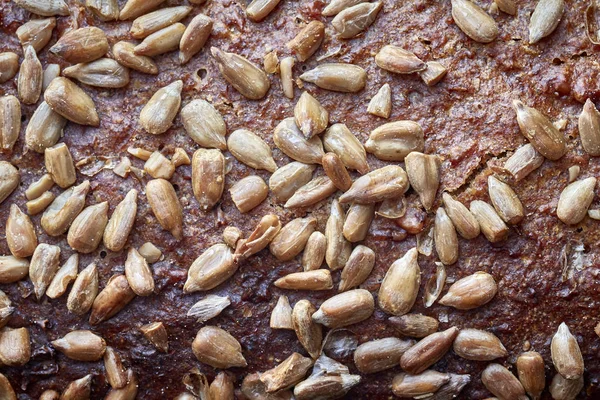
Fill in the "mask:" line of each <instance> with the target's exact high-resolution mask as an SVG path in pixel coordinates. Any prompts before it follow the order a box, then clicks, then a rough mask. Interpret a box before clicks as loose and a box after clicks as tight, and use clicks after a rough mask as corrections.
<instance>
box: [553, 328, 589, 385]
mask: <svg viewBox="0 0 600 400" xmlns="http://www.w3.org/2000/svg"><path fill="white" fill-rule="evenodd" d="M550 350H551V353H552V363H553V364H554V368H556V371H557V372H558V373H559V374H561V375H562V376H563V377H565V378H566V379H577V378H579V377H580V376H582V375H583V372H584V364H583V357H582V355H581V350H580V349H579V344H578V343H577V339H576V338H575V336H573V334H572V333H571V331H570V330H569V327H568V326H567V324H565V323H564V322H563V323H561V324H560V326H559V327H558V330H557V331H556V334H555V335H554V336H553V337H552V344H551V345H550Z"/></svg>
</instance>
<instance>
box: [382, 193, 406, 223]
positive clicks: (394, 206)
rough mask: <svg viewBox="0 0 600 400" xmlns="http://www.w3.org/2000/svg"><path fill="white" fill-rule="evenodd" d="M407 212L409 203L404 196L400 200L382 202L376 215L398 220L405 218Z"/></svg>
mask: <svg viewBox="0 0 600 400" xmlns="http://www.w3.org/2000/svg"><path fill="white" fill-rule="evenodd" d="M407 210H408V203H407V201H406V197H405V196H402V197H400V198H398V199H387V200H384V201H382V202H381V204H380V205H379V207H377V211H375V214H377V215H379V216H381V217H383V218H386V219H394V220H397V219H398V218H402V217H404V215H406V211H407Z"/></svg>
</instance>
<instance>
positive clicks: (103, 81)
mask: <svg viewBox="0 0 600 400" xmlns="http://www.w3.org/2000/svg"><path fill="white" fill-rule="evenodd" d="M63 75H64V76H66V77H67V78H73V79H77V80H78V81H79V82H81V83H85V84H86V85H90V86H97V87H101V88H122V87H124V86H127V85H128V84H129V70H128V69H127V68H125V67H123V66H121V64H119V63H118V62H116V61H115V60H113V59H110V58H99V59H98V60H94V61H92V62H89V63H81V64H76V65H73V66H70V67H67V68H65V69H64V70H63Z"/></svg>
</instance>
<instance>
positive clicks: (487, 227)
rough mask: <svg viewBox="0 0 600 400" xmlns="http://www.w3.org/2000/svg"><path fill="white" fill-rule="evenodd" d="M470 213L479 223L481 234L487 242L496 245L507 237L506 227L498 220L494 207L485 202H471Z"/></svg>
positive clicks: (500, 219)
mask: <svg viewBox="0 0 600 400" xmlns="http://www.w3.org/2000/svg"><path fill="white" fill-rule="evenodd" d="M470 211H471V213H472V214H473V215H474V216H475V218H476V219H477V222H479V227H480V228H481V232H482V233H483V234H484V236H485V237H486V238H487V240H489V241H490V242H492V243H496V242H499V241H502V240H504V239H506V238H507V237H508V226H506V224H505V223H504V221H503V220H502V218H500V216H499V215H498V213H497V212H496V210H495V209H494V207H492V206H491V205H489V204H488V203H486V202H485V201H481V200H473V201H472V202H471V208H470Z"/></svg>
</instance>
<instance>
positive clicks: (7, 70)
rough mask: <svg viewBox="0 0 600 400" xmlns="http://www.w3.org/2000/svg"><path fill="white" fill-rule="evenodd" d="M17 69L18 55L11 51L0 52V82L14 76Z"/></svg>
mask: <svg viewBox="0 0 600 400" xmlns="http://www.w3.org/2000/svg"><path fill="white" fill-rule="evenodd" d="M18 71H19V56H18V55H16V54H15V53H12V52H3V53H0V83H4V82H7V81H9V80H11V79H12V78H14V76H15V75H16V74H17V72H18Z"/></svg>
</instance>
